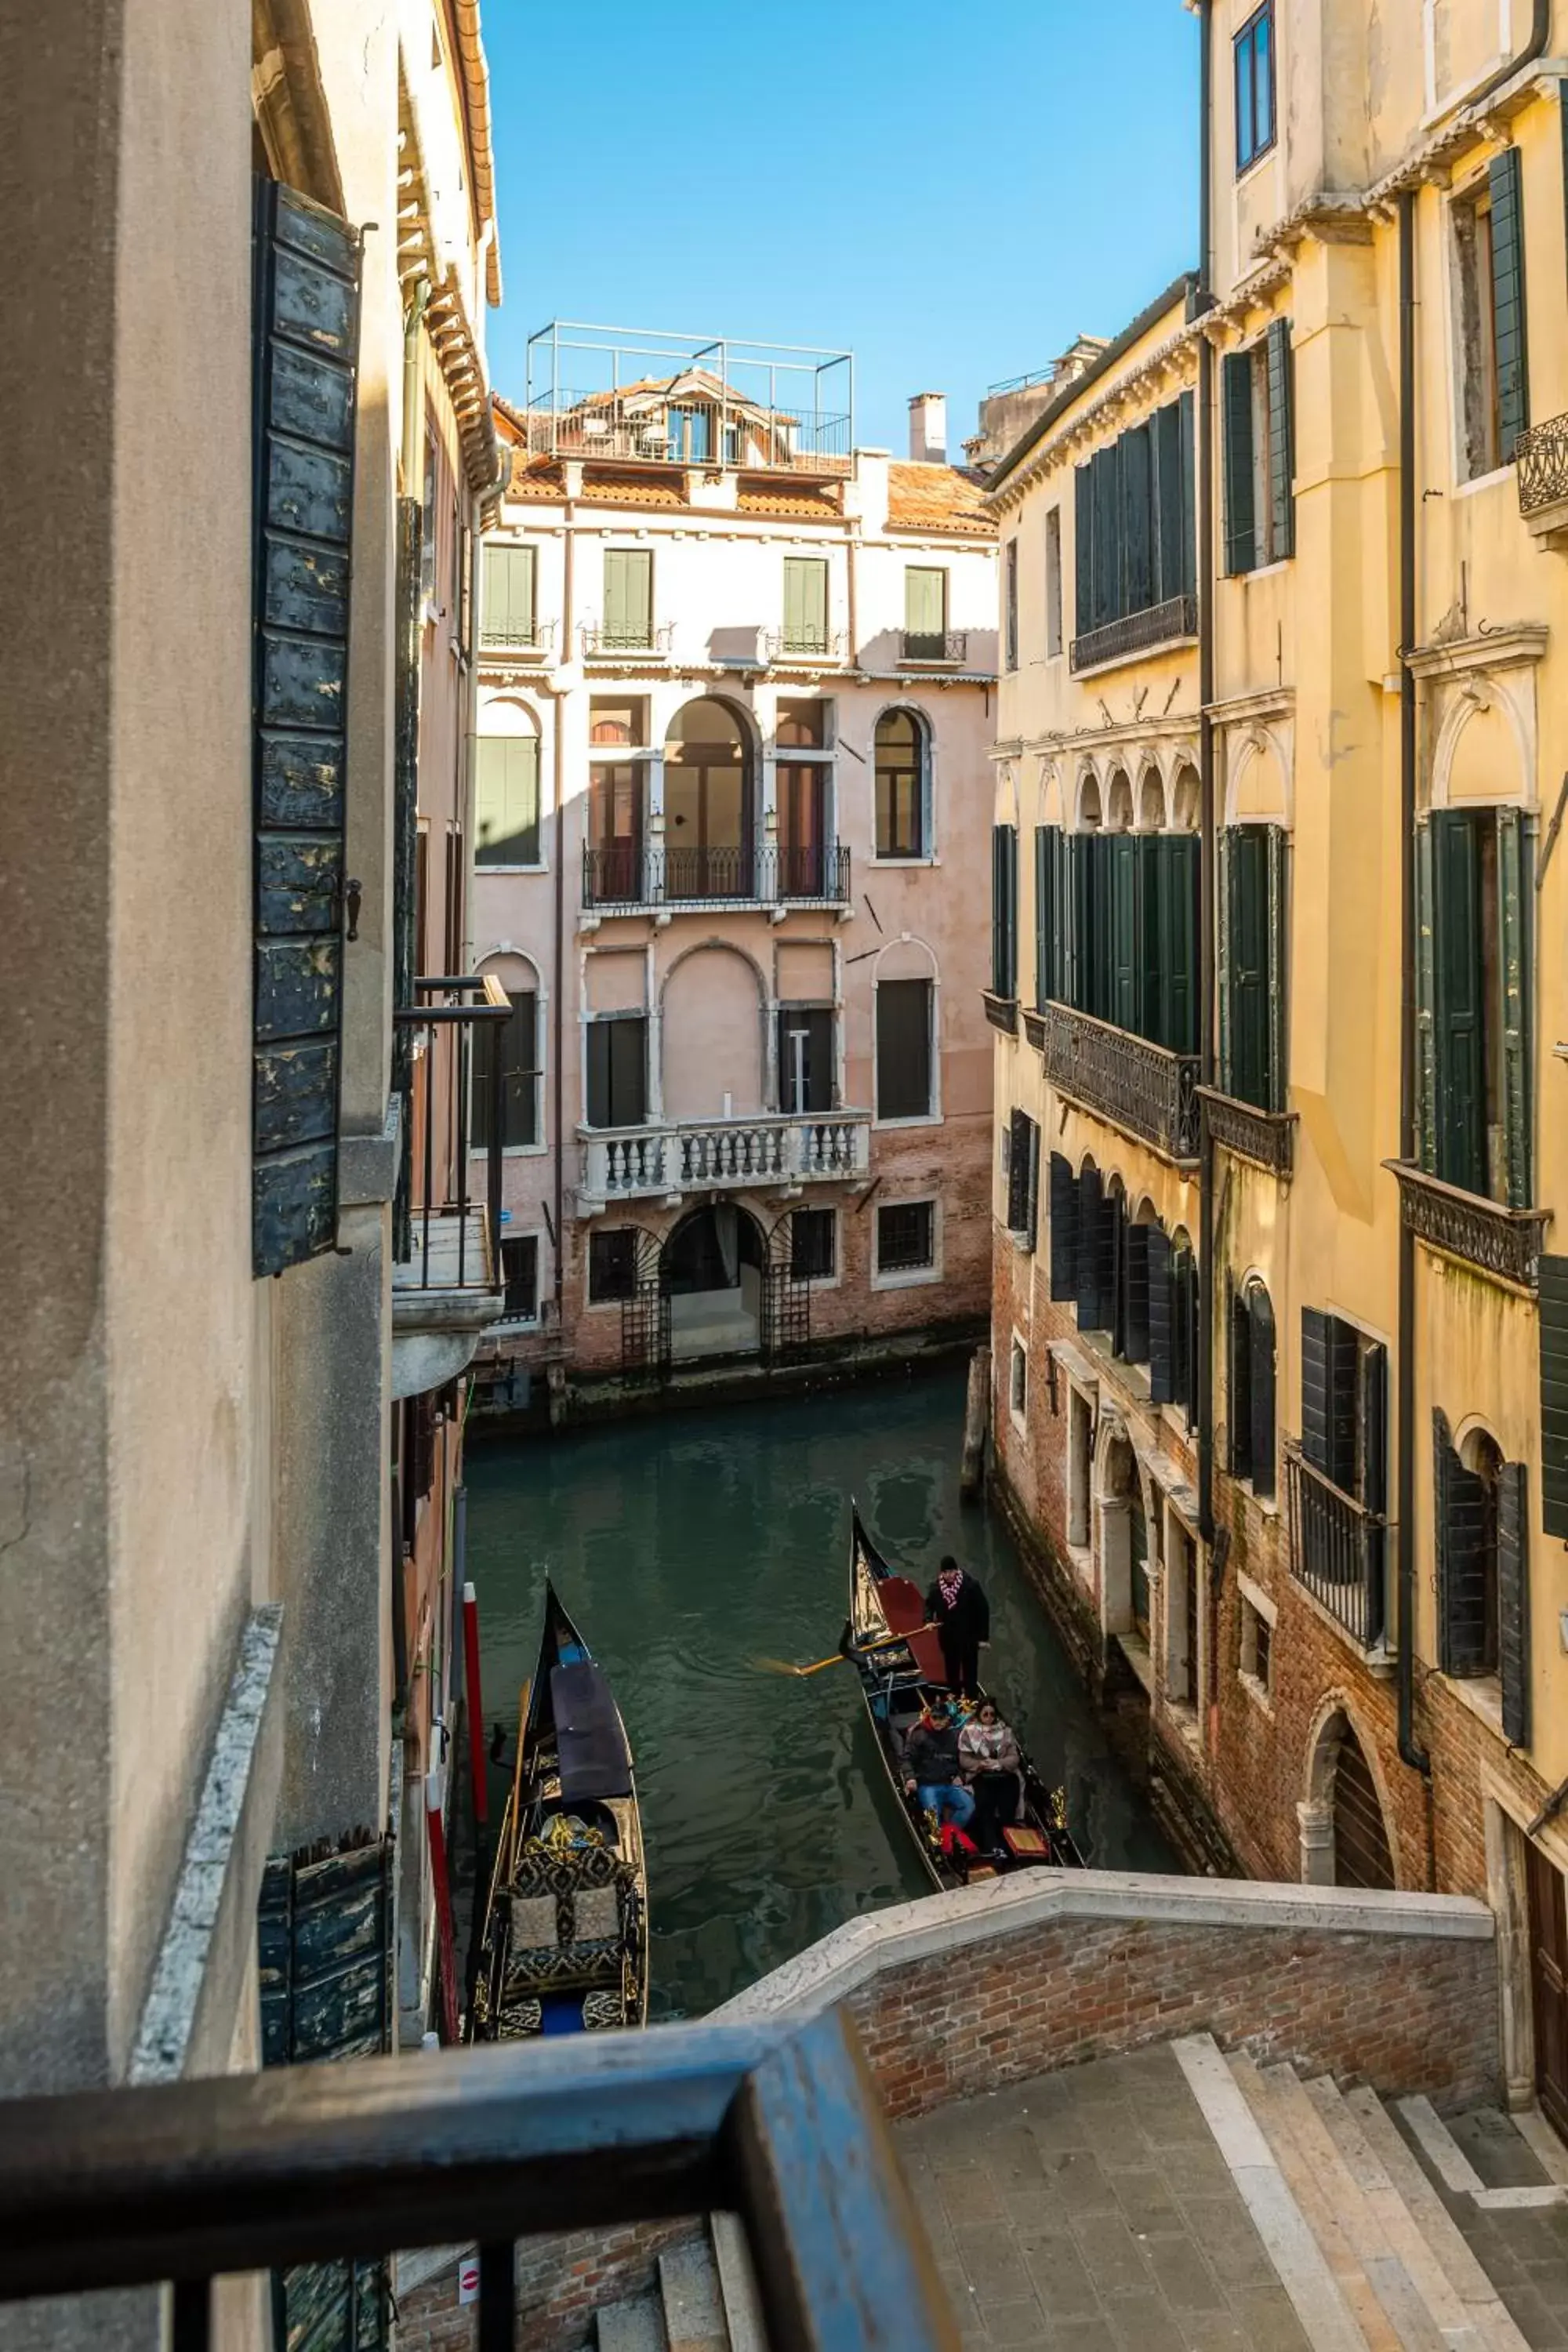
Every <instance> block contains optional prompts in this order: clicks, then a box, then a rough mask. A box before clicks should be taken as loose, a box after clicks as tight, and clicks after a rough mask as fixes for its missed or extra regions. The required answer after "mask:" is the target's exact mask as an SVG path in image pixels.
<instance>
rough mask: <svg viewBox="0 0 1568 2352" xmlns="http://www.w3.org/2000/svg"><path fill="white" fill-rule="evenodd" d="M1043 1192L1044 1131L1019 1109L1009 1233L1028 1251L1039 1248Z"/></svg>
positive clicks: (1012, 1138)
mask: <svg viewBox="0 0 1568 2352" xmlns="http://www.w3.org/2000/svg"><path fill="white" fill-rule="evenodd" d="M1039 1192H1040V1130H1039V1129H1038V1127H1037V1125H1036V1123H1035V1121H1034V1120H1033V1119H1032V1118H1030V1117H1029V1114H1028V1112H1027V1111H1023V1110H1016V1111H1015V1112H1014V1113H1013V1116H1012V1118H1011V1120H1010V1122H1009V1125H1008V1152H1007V1230H1008V1232H1009V1233H1010V1234H1013V1236H1014V1238H1015V1239H1016V1240H1017V1241H1021V1242H1022V1243H1023V1244H1024V1245H1025V1247H1026V1249H1033V1248H1034V1246H1035V1239H1036V1232H1037V1223H1038V1215H1039Z"/></svg>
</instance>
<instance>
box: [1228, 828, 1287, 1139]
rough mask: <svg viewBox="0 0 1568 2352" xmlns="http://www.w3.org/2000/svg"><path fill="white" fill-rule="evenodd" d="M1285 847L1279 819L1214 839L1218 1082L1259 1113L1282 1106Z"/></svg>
mask: <svg viewBox="0 0 1568 2352" xmlns="http://www.w3.org/2000/svg"><path fill="white" fill-rule="evenodd" d="M1286 847H1287V841H1286V835H1285V833H1284V830H1283V828H1282V827H1281V826H1279V825H1277V824H1233V825H1227V826H1226V828H1225V830H1224V831H1223V832H1222V833H1221V835H1220V836H1219V861H1220V891H1219V896H1220V923H1221V927H1222V928H1221V934H1220V988H1219V1068H1220V1085H1221V1086H1222V1087H1223V1088H1224V1089H1225V1091H1226V1094H1227V1095H1232V1096H1234V1097H1236V1099H1237V1101H1238V1102H1247V1103H1253V1104H1255V1105H1256V1106H1257V1108H1258V1109H1259V1110H1273V1111H1282V1110H1283V1109H1284V1108H1285V1035H1286V1026H1285V988H1286V970H1287V967H1286V953H1285V909H1286V879H1287V871H1288V868H1287V863H1286Z"/></svg>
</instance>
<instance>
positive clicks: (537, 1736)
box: [468, 1583, 647, 2042]
mask: <svg viewBox="0 0 1568 2352" xmlns="http://www.w3.org/2000/svg"><path fill="white" fill-rule="evenodd" d="M646 2024H647V1861H646V1857H645V1855H644V1852H643V1838H642V1820H641V1816H640V1814H639V1812H638V1811H637V1783H636V1780H635V1778H634V1776H633V1772H632V1759H631V1750H630V1748H628V1746H627V1744H626V1726H625V1725H624V1724H623V1723H622V1721H621V1717H620V1710H619V1709H618V1708H617V1706H616V1702H615V1700H614V1698H613V1697H612V1696H611V1693H610V1686H609V1685H608V1683H607V1682H606V1681H605V1673H604V1669H603V1668H602V1667H601V1666H599V1665H597V1664H595V1661H594V1658H593V1656H592V1654H591V1653H590V1651H589V1649H588V1645H587V1643H585V1642H584V1639H583V1637H582V1635H581V1634H580V1633H578V1631H577V1629H576V1627H575V1626H574V1624H573V1622H572V1620H571V1619H570V1617H568V1615H567V1614H566V1612H565V1610H564V1609H563V1607H562V1605H561V1601H560V1599H559V1598H558V1596H557V1594H556V1592H555V1589H554V1587H553V1586H552V1585H551V1584H549V1583H547V1584H546V1585H545V1588H544V1631H543V1634H542V1637H541V1640H540V1644H539V1663H538V1664H537V1666H536V1667H535V1668H534V1673H533V1679H532V1681H531V1684H530V1685H529V1686H528V1690H527V1692H526V1694H525V1696H524V1702H523V1706H522V1709H521V1721H520V1723H519V1725H518V1745H517V1759H516V1768H515V1771H514V1774H513V1778H512V1785H511V1790H510V1794H509V1795H508V1798H507V1801H506V1807H505V1810H504V1811H503V1813H502V1816H501V1826H500V1837H499V1839H498V1841H497V1845H496V1861H495V1868H494V1871H493V1872H492V1874H491V1877H490V1885H489V1899H488V1901H487V1903H486V1906H485V1918H484V1927H483V1929H482V1933H481V1938H480V1946H479V1968H478V1971H477V1974H476V1978H475V1984H474V1992H473V1999H472V2002H471V2004H470V2008H469V2016H468V2039H469V2041H470V2042H518V2041H527V2040H529V2039H531V2038H532V2037H533V2036H535V2035H544V2034H560V2033H579V2032H595V2031H596V2030H599V2029H602V2028H605V2027H616V2026H628V2025H646Z"/></svg>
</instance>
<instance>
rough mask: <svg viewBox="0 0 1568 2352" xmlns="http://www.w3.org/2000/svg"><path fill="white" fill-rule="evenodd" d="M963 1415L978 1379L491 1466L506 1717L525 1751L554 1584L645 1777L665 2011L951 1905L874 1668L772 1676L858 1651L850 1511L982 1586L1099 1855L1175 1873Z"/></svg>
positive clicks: (471, 1525) (486, 1588)
mask: <svg viewBox="0 0 1568 2352" xmlns="http://www.w3.org/2000/svg"><path fill="white" fill-rule="evenodd" d="M962 1430H963V1376H962V1374H959V1375H956V1376H952V1377H950V1376H948V1375H947V1374H941V1375H928V1376H926V1377H924V1378H922V1379H921V1380H919V1381H911V1382H909V1383H900V1384H896V1385H895V1384H889V1385H886V1386H879V1387H875V1388H869V1389H861V1390H858V1391H850V1392H848V1393H844V1394H836V1395H830V1396H824V1397H820V1398H807V1399H792V1400H788V1401H784V1400H774V1401H770V1402H759V1403H756V1404H746V1405H739V1406H730V1407H725V1408H721V1409H717V1410H714V1411H711V1412H700V1413H690V1414H685V1413H679V1414H669V1415H666V1416H660V1417H657V1418H654V1419H650V1420H647V1421H639V1422H629V1423H628V1422H623V1423H615V1424H613V1425H611V1426H609V1427H605V1428H601V1429H597V1430H591V1431H584V1432H582V1433H569V1434H565V1435H562V1436H559V1437H556V1438H554V1439H552V1440H549V1441H542V1440H536V1439H529V1440H523V1441H520V1442H516V1443H501V1442H499V1441H486V1440H479V1441H478V1442H474V1443H472V1444H470V1447H469V1451H468V1574H469V1576H470V1577H471V1578H472V1580H473V1581H474V1584H475V1586H476V1588H477V1590H478V1593H479V1622H480V1628H481V1640H482V1675H483V1686H484V1700H485V1707H486V1712H487V1715H488V1717H489V1720H490V1721H491V1722H492V1723H493V1722H495V1721H496V1720H498V1719H500V1718H501V1717H504V1718H505V1719H506V1721H507V1725H508V1729H509V1735H510V1730H511V1728H512V1727H513V1726H514V1724H515V1719H516V1703H517V1693H518V1691H519V1689H520V1687H521V1684H522V1683H523V1682H524V1680H525V1679H526V1678H527V1676H528V1675H530V1674H531V1671H532V1668H533V1663H534V1657H535V1654H536V1650H537V1645H538V1640H539V1624H540V1610H541V1605H542V1596H543V1591H544V1580H545V1577H546V1575H547V1574H548V1575H549V1576H551V1577H552V1579H553V1580H554V1582H555V1586H556V1590H557V1591H559V1592H560V1594H561V1597H562V1599H563V1601H564V1602H565V1604H566V1606H567V1608H568V1609H569V1610H570V1612H572V1615H573V1616H574V1618H575V1620H576V1622H577V1624H578V1627H579V1629H580V1631H581V1632H582V1633H583V1634H584V1638H585V1640H586V1641H587V1643H588V1644H589V1646H590V1647H591V1648H592V1650H593V1651H594V1653H595V1655H596V1656H597V1657H598V1659H599V1660H600V1662H601V1663H602V1664H603V1665H604V1666H605V1670H606V1672H607V1673H608V1675H609V1676H610V1678H611V1681H612V1684H613V1686H614V1688H615V1692H616V1698H617V1699H618V1701H619V1704H620V1708H621V1712H622V1714H623V1716H624V1717H625V1718H626V1730H627V1734H628V1736H629V1738H630V1740H631V1745H632V1752H633V1755H634V1757H635V1759H636V1766H637V1785H638V1792H639V1795H640V1797H641V1801H642V1811H643V1823H644V1830H645V1833H646V1836H647V1852H648V1885H649V1909H650V1914H651V1921H652V1930H653V1994H652V2007H651V2013H652V2015H653V2016H654V2017H656V2018H659V2019H665V2018H672V2017H683V2016H697V2015H700V2013H701V2012H702V2011H706V2010H709V2009H711V2008H713V2007H714V2006H715V2004H716V2003H718V2002H719V2001H721V2000H726V1999H728V1997H729V1996H730V1995H731V1993H734V1992H738V1991H739V1990H741V1989H742V1987H743V1986H745V1985H748V1984H750V1983H752V1981H753V1980H754V1979H756V1978H758V1977H760V1976H762V1975H763V1974H765V1972H766V1971H767V1970H768V1969H772V1968H776V1967H777V1966H778V1965H779V1963H780V1962H781V1961H783V1960H785V1959H788V1958H792V1957H793V1955H794V1954H795V1953H796V1952H798V1951H800V1950H801V1949H803V1948H804V1947H805V1945H807V1944H810V1943H813V1942H815V1941H816V1938H817V1937H819V1936H825V1935H826V1933H827V1932H828V1930H829V1929H830V1928H832V1927H837V1926H838V1925H839V1924H840V1923H841V1922H842V1921H843V1920H845V1919H848V1918H852V1917H854V1916H856V1915H857V1914H858V1913H859V1912H862V1911H870V1910H875V1909H877V1908H879V1906H882V1905H885V1904H889V1903H897V1902H900V1901H901V1900H903V1899H904V1898H905V1897H907V1896H910V1895H921V1894H925V1893H927V1892H929V1888H928V1887H927V1885H926V1882H925V1880H924V1878H923V1875H922V1874H921V1872H920V1870H919V1868H918V1866H917V1865H916V1864H914V1862H913V1859H912V1856H911V1855H910V1854H909V1853H906V1852H905V1851H904V1848H903V1845H902V1843H900V1841H901V1840H902V1839H903V1838H905V1837H907V1832H905V1831H903V1830H901V1829H900V1823H899V1818H898V1816H897V1814H896V1812H895V1811H894V1810H893V1808H892V1806H891V1804H890V1801H889V1798H888V1795H887V1791H886V1789H885V1786H884V1787H882V1788H880V1789H879V1786H878V1780H879V1767H878V1765H877V1759H876V1751H875V1748H873V1746H872V1744H871V1740H870V1737H869V1733H868V1729H867V1727H866V1726H865V1724H864V1722H863V1721H862V1718H861V1707H860V1698H859V1692H858V1686H857V1684H856V1679H855V1676H854V1674H853V1672H852V1671H851V1669H850V1668H849V1667H848V1666H847V1665H834V1666H830V1667H829V1668H828V1669H827V1670H826V1673H824V1674H820V1675H814V1676H812V1677H811V1678H810V1679H809V1680H805V1681H801V1680H798V1679H795V1678H794V1677H784V1676H782V1675H773V1674H769V1673H767V1672H764V1671H761V1670H760V1669H759V1668H758V1666H757V1664H755V1661H756V1660H757V1659H758V1658H759V1657H774V1658H784V1659H794V1660H796V1661H801V1662H804V1661H806V1660H809V1659H812V1658H816V1657H822V1656H825V1655H826V1654H827V1653H828V1652H829V1651H830V1650H832V1649H834V1648H835V1646H836V1645H837V1641H838V1637H839V1633H840V1632H841V1631H842V1628H843V1623H844V1616H845V1605H846V1594H847V1579H848V1569H847V1555H848V1541H849V1498H850V1496H851V1495H854V1496H856V1497H857V1498H858V1502H859V1505H860V1508H861V1513H862V1515H863V1517H865V1519H866V1522H867V1524H868V1528H869V1529H870V1531H871V1533H872V1535H873V1536H874V1538H876V1540H877V1541H878V1543H879V1544H880V1545H881V1547H882V1548H883V1549H884V1550H885V1551H886V1552H888V1553H889V1556H890V1557H892V1558H893V1559H895V1560H897V1561H898V1562H900V1564H902V1565H905V1566H907V1568H908V1570H909V1572H910V1574H911V1575H913V1576H914V1577H915V1578H916V1579H917V1580H918V1581H919V1582H920V1583H921V1585H922V1586H923V1585H924V1583H925V1582H926V1580H928V1578H929V1577H930V1576H931V1575H932V1574H934V1572H935V1569H936V1563H937V1560H938V1559H939V1558H940V1557H941V1555H942V1553H943V1552H944V1551H952V1552H953V1553H955V1554H956V1555H957V1557H958V1558H959V1559H961V1560H962V1561H963V1563H964V1564H965V1565H966V1566H968V1567H970V1568H972V1569H973V1570H974V1571H975V1572H976V1574H978V1576H979V1577H980V1579H981V1580H982V1582H983V1583H984V1586H985V1589H986V1591H987V1593H988V1594H989V1596H990V1600H991V1612H992V1646H991V1648H990V1650H989V1651H988V1652H986V1653H985V1654H984V1672H985V1675H986V1680H987V1682H988V1684H989V1685H990V1686H991V1688H992V1689H993V1690H994V1691H995V1692H996V1693H997V1694H998V1696H1000V1698H1001V1699H1002V1702H1003V1705H1004V1706H1005V1710H1006V1712H1007V1714H1008V1715H1009V1716H1010V1717H1011V1718H1012V1720H1013V1721H1014V1722H1015V1723H1016V1725H1018V1726H1019V1727H1020V1728H1021V1730H1022V1732H1023V1734H1024V1737H1025V1739H1026V1744H1027V1745H1028V1746H1029V1747H1030V1748H1031V1749H1032V1750H1033V1752H1034V1755H1035V1757H1036V1759H1037V1762H1038V1763H1039V1765H1040V1767H1041V1769H1043V1770H1044V1772H1045V1773H1046V1775H1047V1779H1049V1780H1051V1781H1052V1782H1053V1783H1054V1784H1063V1785H1065V1786H1066V1789H1067V1791H1068V1818H1069V1820H1070V1822H1071V1824H1072V1827H1073V1829H1074V1831H1075V1832H1076V1834H1077V1836H1078V1839H1079V1843H1080V1844H1081V1845H1082V1846H1083V1848H1084V1850H1085V1853H1086V1854H1087V1856H1088V1858H1089V1861H1090V1862H1091V1863H1094V1864H1098V1865H1099V1866H1100V1867H1101V1868H1104V1869H1119V1868H1125V1869H1133V1870H1174V1869H1177V1868H1179V1866H1180V1865H1179V1864H1178V1863H1177V1862H1176V1860H1175V1858H1174V1856H1173V1853H1171V1850H1170V1848H1169V1847H1168V1845H1167V1844H1166V1843H1164V1841H1163V1838H1162V1837H1161V1836H1160V1834H1159V1832H1158V1831H1157V1830H1156V1829H1155V1827H1154V1826H1153V1824H1152V1822H1151V1821H1150V1820H1149V1818H1148V1815H1147V1812H1146V1811H1145V1809H1144V1806H1143V1802H1142V1799H1141V1797H1140V1795H1139V1793H1138V1791H1137V1790H1136V1789H1135V1788H1134V1787H1133V1785H1132V1783H1131V1780H1129V1778H1128V1776H1127V1775H1126V1773H1125V1772H1124V1771H1123V1769H1121V1766H1120V1764H1119V1763H1118V1762H1117V1760H1116V1759H1115V1758H1114V1757H1113V1756H1112V1754H1111V1753H1110V1748H1109V1747H1108V1745H1107V1742H1106V1739H1105V1737H1104V1735H1103V1733H1102V1731H1101V1729H1100V1725H1099V1724H1098V1722H1097V1720H1096V1718H1095V1717H1094V1715H1093V1713H1092V1711H1091V1709H1090V1708H1089V1705H1088V1703H1087V1701H1086V1700H1085V1698H1084V1696H1083V1694H1082V1692H1081V1690H1080V1688H1079V1685H1078V1682H1077V1680H1076V1678H1075V1677H1074V1675H1073V1673H1072V1670H1071V1668H1070V1666H1069V1665H1068V1661H1067V1659H1066V1657H1065V1655H1064V1654H1063V1653H1062V1651H1061V1650H1060V1649H1059V1647H1058V1644H1057V1642H1056V1640H1055V1637H1054V1635H1053V1634H1052V1632H1051V1629H1050V1626H1049V1624H1048V1622H1047V1619H1046V1616H1045V1614H1044V1612H1043V1611H1042V1610H1041V1608H1040V1605H1039V1603H1038V1601H1037V1600H1036V1599H1035V1598H1034V1596H1033V1594H1032V1592H1031V1591H1030V1588H1029V1585H1028V1582H1027V1579H1026V1574H1025V1571H1024V1570H1023V1567H1022V1565H1021V1563H1020V1561H1019V1559H1018V1556H1017V1553H1016V1549H1015V1548H1014V1546H1013V1544H1012V1543H1011V1541H1010V1540H1009V1538H1008V1536H1007V1533H1006V1530H1005V1528H1004V1527H1003V1526H1002V1525H1001V1523H1000V1521H999V1520H998V1519H997V1518H996V1517H994V1515H992V1514H991V1513H988V1512H987V1511H985V1510H984V1508H983V1507H978V1506H975V1505H973V1504H963V1503H961V1502H960V1499H959V1493H958V1463H959V1448H960V1440H961V1434H962ZM508 1744H509V1748H510V1737H509V1743H508ZM503 1786H504V1775H501V1776H498V1777H497V1778H496V1779H495V1780H494V1781H493V1782H492V1787H493V1789H494V1790H495V1796H494V1798H493V1799H492V1802H498V1803H499V1800H500V1795H501V1793H502V1790H503Z"/></svg>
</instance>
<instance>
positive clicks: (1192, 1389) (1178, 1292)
mask: <svg viewBox="0 0 1568 2352" xmlns="http://www.w3.org/2000/svg"><path fill="white" fill-rule="evenodd" d="M1171 1354H1172V1358H1173V1364H1172V1372H1173V1383H1174V1387H1175V1402H1176V1403H1177V1404H1179V1405H1184V1406H1185V1408H1186V1413H1187V1425H1188V1427H1189V1428H1190V1427H1191V1426H1192V1419H1193V1413H1194V1409H1195V1407H1196V1404H1197V1394H1198V1378H1197V1373H1198V1284H1197V1268H1196V1266H1195V1265H1194V1260H1193V1254H1192V1252H1191V1250H1190V1249H1186V1248H1176V1249H1173V1251H1172V1252H1171Z"/></svg>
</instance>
